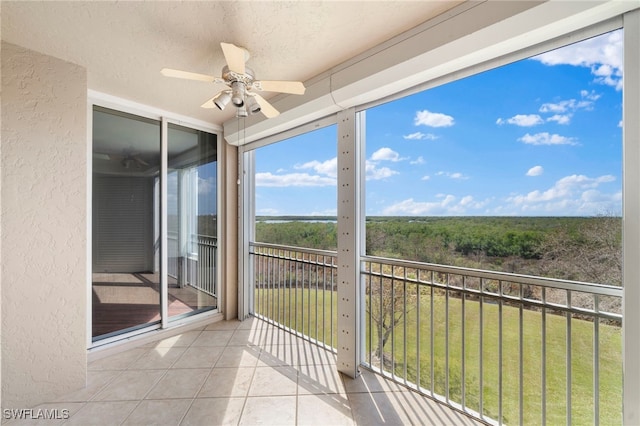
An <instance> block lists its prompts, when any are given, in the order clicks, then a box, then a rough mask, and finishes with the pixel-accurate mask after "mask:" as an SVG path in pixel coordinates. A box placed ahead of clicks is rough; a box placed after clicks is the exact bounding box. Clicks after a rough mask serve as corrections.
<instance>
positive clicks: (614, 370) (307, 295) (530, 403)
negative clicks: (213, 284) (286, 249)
mask: <svg viewBox="0 0 640 426" xmlns="http://www.w3.org/2000/svg"><path fill="white" fill-rule="evenodd" d="M336 302H337V295H336V293H335V292H331V291H328V290H327V291H323V290H322V289H319V290H318V291H316V290H315V289H313V288H312V289H304V290H303V289H292V290H289V289H276V290H274V289H272V290H259V289H256V313H258V314H262V315H265V316H268V317H270V318H273V319H275V320H276V321H278V322H280V323H282V324H284V325H286V326H289V327H292V328H294V329H296V330H298V331H300V332H302V333H304V334H307V335H309V336H310V337H312V338H314V339H318V340H320V341H324V342H325V343H327V344H332V345H333V346H334V347H335V346H337V343H336V342H337V340H336V339H337V338H336V330H335V328H334V329H333V330H332V329H331V328H330V323H331V317H333V324H334V327H335V324H336V320H337V310H336V304H337V303H336ZM432 303H433V336H432V335H431V313H430V311H431V305H432ZM464 305H465V307H464V321H463V315H462V301H461V300H460V299H455V298H449V302H448V307H447V303H446V298H445V297H444V295H443V294H435V295H434V297H433V300H431V297H430V295H429V294H422V295H421V296H420V309H419V311H420V321H419V322H418V315H417V310H415V309H414V310H412V311H411V312H409V313H408V314H407V315H406V317H405V320H406V321H403V322H402V323H401V324H400V325H399V326H397V327H396V328H395V329H394V334H393V339H390V340H389V341H388V342H387V344H386V346H385V354H386V356H387V357H390V356H391V354H392V353H393V358H394V367H393V368H394V373H395V374H396V375H397V376H399V377H404V375H405V371H406V378H407V380H409V381H411V382H414V383H415V382H417V381H418V380H419V384H420V386H422V387H424V388H426V389H430V388H431V386H433V390H434V392H436V393H438V394H441V395H444V394H445V393H446V387H445V370H446V366H447V362H446V352H447V343H446V335H447V333H446V328H447V327H448V329H449V333H448V335H449V338H448V353H449V357H448V359H449V360H448V369H449V398H450V399H451V400H453V401H456V402H461V395H462V356H463V350H462V339H463V337H462V328H463V327H462V324H463V322H464V341H465V345H464V346H465V351H464V361H465V376H464V387H465V405H466V406H467V407H469V408H471V409H474V410H476V411H480V383H481V381H482V401H483V404H482V405H483V406H482V411H483V412H484V414H485V415H488V416H490V417H492V418H497V417H498V414H499V394H498V389H499V380H500V371H502V401H503V407H502V415H503V419H502V420H503V422H505V423H510V424H516V423H519V421H520V417H519V416H520V414H519V411H520V405H519V399H520V379H519V377H520V373H519V369H520V360H519V347H520V314H521V312H520V310H519V309H518V308H514V307H508V306H503V307H502V368H500V364H499V353H500V345H499V316H500V314H499V306H498V305H496V304H488V303H484V304H483V320H482V322H483V324H482V325H483V326H482V327H480V303H479V302H478V301H471V300H467V301H465V303H464ZM447 309H448V312H449V321H448V324H447V321H446V314H445V312H446V310H447ZM566 329H567V319H566V317H565V316H560V315H551V314H548V315H547V316H546V386H545V388H546V421H547V424H550V425H555V424H565V423H566V414H567V413H566V410H567V404H566V395H567V386H566V383H567V380H566V377H567V367H568V366H567V362H566V359H567V356H566V354H567V352H566V347H567V335H566ZM316 330H317V332H316ZM405 330H406V336H405ZM481 330H482V340H483V345H482V359H483V370H482V371H480V354H481V353H480V352H481V351H480V343H479V342H480V332H481ZM571 330H572V331H571V341H572V344H571V364H570V369H571V375H572V383H571V389H570V393H571V416H572V424H576V425H582V424H592V423H593V416H594V413H593V371H594V369H593V364H594V361H593V356H592V354H593V344H594V342H593V341H594V324H593V323H592V322H588V321H584V320H579V319H572V320H571ZM366 333H367V335H366V345H367V347H366V348H365V350H364V352H365V354H366V355H365V356H367V357H368V354H369V353H371V351H372V350H375V348H376V347H377V340H378V335H377V330H376V327H375V324H373V326H372V325H371V324H369V320H368V316H367V319H366ZM542 334H543V333H542V315H541V314H540V313H539V312H534V311H527V310H523V311H522V345H523V348H524V351H523V383H522V388H523V398H522V399H523V422H524V424H540V423H541V422H542V414H541V413H542V373H541V372H542ZM405 337H406V339H405ZM417 337H419V342H420V343H419V346H418V343H417V342H418V339H417ZM403 342H406V347H405V346H404V345H403ZM599 347H600V359H599V367H600V368H599V379H600V385H599V399H600V413H599V414H600V416H599V422H600V424H621V423H622V335H621V329H620V328H619V327H615V326H610V325H605V324H600V325H599ZM372 348H373V349H372ZM432 351H433V360H432V359H431V353H432ZM405 353H406V357H405ZM432 364H433V377H434V379H433V383H432V381H431V376H432V373H431V371H432ZM377 366H379V365H377ZM481 379H482V380H481Z"/></svg>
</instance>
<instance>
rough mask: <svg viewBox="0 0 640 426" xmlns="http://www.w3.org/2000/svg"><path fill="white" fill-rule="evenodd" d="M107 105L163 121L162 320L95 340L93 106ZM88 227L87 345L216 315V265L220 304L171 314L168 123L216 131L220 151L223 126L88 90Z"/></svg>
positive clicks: (218, 177) (218, 254) (219, 199)
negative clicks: (186, 313) (182, 314)
mask: <svg viewBox="0 0 640 426" xmlns="http://www.w3.org/2000/svg"><path fill="white" fill-rule="evenodd" d="M96 106H97V107H104V108H109V109H113V110H116V111H121V112H124V113H128V114H133V115H137V116H139V117H143V118H148V119H151V120H156V121H158V122H159V124H160V129H161V130H160V156H161V159H160V200H159V204H160V215H159V220H160V261H159V273H160V317H161V320H160V322H159V323H157V324H151V325H149V326H146V327H141V328H139V329H137V330H134V331H129V332H123V333H120V334H118V335H116V336H112V337H107V338H104V339H100V340H98V341H95V342H94V341H93V332H92V314H93V298H92V274H93V270H92V269H93V268H92V267H91V265H92V259H93V253H92V247H93V234H92V230H93V209H92V200H93V110H94V107H96ZM87 117H88V118H87V195H88V196H87V205H86V212H87V227H86V231H85V232H86V236H87V246H86V247H87V252H86V262H87V265H88V267H87V277H86V281H87V287H86V288H87V299H86V300H87V311H86V312H87V324H86V327H87V328H86V330H87V333H86V334H87V348H88V349H93V348H96V347H99V346H105V345H109V344H111V343H114V342H119V341H123V340H129V339H131V338H133V337H136V336H140V335H143V334H145V333H147V332H149V331H153V330H159V329H162V330H164V329H170V328H175V327H178V326H181V325H184V324H188V323H190V322H195V321H199V320H201V319H203V318H205V317H208V316H212V315H217V314H219V313H220V312H222V309H221V307H222V306H223V301H222V297H221V296H223V292H222V291H221V288H220V287H221V285H220V283H221V277H222V274H221V270H220V268H217V269H216V294H217V297H218V299H217V307H216V308H215V309H213V310H209V311H206V312H201V313H197V314H193V315H190V316H188V317H184V318H179V319H176V320H173V321H170V318H169V314H168V303H167V301H168V277H167V273H166V271H167V266H168V252H167V242H168V237H167V234H168V233H167V223H168V220H167V171H168V143H169V141H168V126H169V124H177V125H180V126H183V127H188V128H192V129H195V130H201V131H205V132H208V133H211V134H214V135H216V149H217V152H218V153H220V148H221V144H222V143H223V139H222V128H221V127H219V126H215V125H212V124H211V123H207V122H204V121H201V120H196V119H192V118H189V117H184V116H180V115H177V114H173V113H170V112H168V111H164V110H161V109H157V108H153V107H150V106H147V105H143V104H139V103H136V102H132V101H128V100H125V99H121V98H118V97H115V96H111V95H108V94H104V93H100V92H96V91H92V90H89V93H88V97H87ZM222 163H223V162H221V161H220V158H218V166H217V169H216V181H217V182H218V185H219V182H222V179H221V176H223V173H224V164H222ZM223 192H224V191H223V188H219V187H218V188H217V190H216V206H217V207H216V210H217V213H216V214H217V215H218V222H219V223H221V222H220V219H221V213H222V211H223V210H224V209H222V208H221V206H222V200H223V197H222V193H223ZM216 238H217V241H221V239H220V226H217V227H216ZM221 252H222V250H217V252H216V257H217V258H216V264H217V265H221V264H222V261H221V259H220V257H221Z"/></svg>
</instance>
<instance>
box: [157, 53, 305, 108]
mask: <svg viewBox="0 0 640 426" xmlns="http://www.w3.org/2000/svg"><path fill="white" fill-rule="evenodd" d="M220 46H222V52H223V53H224V57H225V60H226V61H227V65H225V66H224V67H223V68H222V77H214V76H211V75H206V74H198V73H193V72H188V71H180V70H174V69H170V68H163V69H162V70H161V71H160V72H161V73H162V75H164V76H166V77H176V78H184V79H187V80H197V81H204V82H208V83H224V84H226V85H227V86H229V88H228V89H225V90H222V91H221V92H220V93H218V94H217V95H215V96H214V97H213V98H211V99H209V100H208V101H207V102H205V103H204V104H202V105H201V106H202V108H214V107H217V108H219V109H220V110H223V109H224V108H225V107H226V106H227V105H228V104H229V102H231V103H232V104H233V105H234V106H235V107H236V116H237V117H247V116H248V115H249V114H256V113H258V112H262V113H263V114H264V115H265V116H266V117H267V118H272V117H275V116H277V115H278V114H280V113H279V112H278V110H277V109H275V108H274V107H273V105H271V104H270V103H269V102H267V101H266V100H265V99H264V98H263V97H262V96H260V95H259V94H258V93H255V91H256V90H257V91H265V92H279V93H290V94H293V95H302V94H304V91H305V87H304V84H302V83H301V82H299V81H273V80H256V79H255V74H254V72H253V70H251V69H250V68H248V67H247V66H246V65H245V62H246V61H247V60H248V59H249V51H248V50H246V49H244V48H242V47H238V46H236V45H234V44H232V43H220Z"/></svg>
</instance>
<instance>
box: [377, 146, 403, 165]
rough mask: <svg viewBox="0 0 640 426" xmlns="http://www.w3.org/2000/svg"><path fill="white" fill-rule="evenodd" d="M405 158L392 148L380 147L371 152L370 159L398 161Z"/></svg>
mask: <svg viewBox="0 0 640 426" xmlns="http://www.w3.org/2000/svg"><path fill="white" fill-rule="evenodd" d="M402 160H406V158H402V157H400V154H398V153H397V152H395V151H394V150H392V149H391V148H386V147H385V148H380V149H379V150H377V151H376V152H374V153H373V154H371V161H393V162H394V163H396V162H398V161H402Z"/></svg>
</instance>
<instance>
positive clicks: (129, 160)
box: [93, 149, 149, 169]
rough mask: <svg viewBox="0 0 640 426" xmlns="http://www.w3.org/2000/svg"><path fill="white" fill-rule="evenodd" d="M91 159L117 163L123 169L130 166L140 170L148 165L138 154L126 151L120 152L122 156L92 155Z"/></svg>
mask: <svg viewBox="0 0 640 426" xmlns="http://www.w3.org/2000/svg"><path fill="white" fill-rule="evenodd" d="M93 157H94V158H96V159H100V160H115V161H119V162H120V164H121V165H122V167H124V168H125V169H129V168H131V167H132V166H133V167H134V168H136V169H141V168H143V167H146V166H148V165H149V163H148V162H146V161H145V160H144V159H143V158H142V156H141V155H140V154H139V153H137V152H132V151H130V150H126V149H124V150H122V154H101V153H94V154H93Z"/></svg>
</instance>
